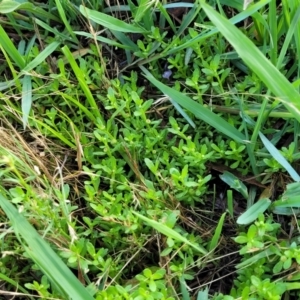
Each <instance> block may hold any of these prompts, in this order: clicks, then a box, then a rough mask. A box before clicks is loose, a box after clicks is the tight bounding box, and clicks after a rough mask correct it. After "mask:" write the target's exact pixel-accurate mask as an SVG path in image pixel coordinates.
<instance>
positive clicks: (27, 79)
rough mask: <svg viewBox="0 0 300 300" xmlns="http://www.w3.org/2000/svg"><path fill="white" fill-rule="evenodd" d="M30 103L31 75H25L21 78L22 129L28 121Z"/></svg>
mask: <svg viewBox="0 0 300 300" xmlns="http://www.w3.org/2000/svg"><path fill="white" fill-rule="evenodd" d="M31 105H32V84H31V76H29V75H25V76H24V80H23V86H22V121H23V128H24V130H25V128H26V126H27V123H28V117H29V113H30V109H31Z"/></svg>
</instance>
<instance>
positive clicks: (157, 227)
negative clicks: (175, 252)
mask: <svg viewBox="0 0 300 300" xmlns="http://www.w3.org/2000/svg"><path fill="white" fill-rule="evenodd" d="M132 213H133V214H135V215H137V216H138V217H139V218H140V219H141V220H143V221H145V222H146V223H148V225H150V226H151V227H153V228H154V229H155V230H157V231H158V232H160V233H162V234H164V235H166V236H167V237H170V238H172V239H174V240H176V241H179V242H182V243H185V244H187V245H189V246H191V247H193V248H194V249H195V250H197V251H198V252H200V253H202V254H207V251H206V250H205V249H204V248H203V247H201V246H200V245H196V244H194V243H191V242H190V241H189V240H188V239H186V238H185V237H183V236H182V235H181V234H179V233H178V232H177V231H175V230H173V229H172V228H170V227H168V226H166V225H165V224H162V223H159V222H157V221H155V220H151V219H149V218H147V217H145V216H143V215H141V214H139V213H137V212H135V211H133V212H132Z"/></svg>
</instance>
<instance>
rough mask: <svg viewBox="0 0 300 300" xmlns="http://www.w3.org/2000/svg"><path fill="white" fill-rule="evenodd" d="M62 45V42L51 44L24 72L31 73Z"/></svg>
mask: <svg viewBox="0 0 300 300" xmlns="http://www.w3.org/2000/svg"><path fill="white" fill-rule="evenodd" d="M59 45H60V42H53V43H51V44H49V45H48V46H47V47H46V48H45V49H44V50H43V51H42V52H41V53H39V54H38V56H37V57H36V58H35V59H33V60H32V61H31V62H30V63H28V65H27V66H26V67H25V68H24V69H23V71H24V72H29V71H31V70H32V69H34V68H35V67H37V66H38V65H40V64H41V63H42V62H43V61H44V60H45V59H46V58H47V57H48V56H49V55H51V53H52V52H54V51H55V50H56V48H57V47H58V46H59Z"/></svg>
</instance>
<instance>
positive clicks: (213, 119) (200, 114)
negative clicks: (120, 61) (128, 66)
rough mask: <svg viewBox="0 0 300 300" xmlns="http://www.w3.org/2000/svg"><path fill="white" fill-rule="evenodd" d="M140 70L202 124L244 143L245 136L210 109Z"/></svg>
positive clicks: (145, 71) (146, 71) (145, 70)
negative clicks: (204, 123) (201, 121)
mask: <svg viewBox="0 0 300 300" xmlns="http://www.w3.org/2000/svg"><path fill="white" fill-rule="evenodd" d="M140 68H141V69H142V70H143V71H144V73H145V74H146V75H145V77H146V78H147V79H148V80H149V81H150V82H151V83H152V84H153V85H155V86H156V87H157V88H158V89H160V90H161V91H162V92H163V93H164V94H165V95H167V96H168V97H169V98H171V99H172V100H173V101H176V102H177V103H178V104H180V105H181V106H182V107H183V108H185V109H187V110H188V111H190V112H191V113H193V114H194V115H195V116H196V117H197V118H199V119H201V120H203V121H204V122H206V123H208V124H210V125H211V126H212V127H214V128H216V129H217V130H218V131H220V132H222V133H223V134H225V135H227V136H229V137H231V138H232V139H233V140H235V141H237V142H239V143H245V142H246V138H245V136H244V135H243V134H242V133H241V132H240V131H238V130H237V129H236V128H235V127H233V126H232V125H231V124H229V123H228V122H226V121H225V120H224V119H223V118H221V117H219V116H218V115H216V114H215V113H213V112H212V111H211V110H210V109H208V108H206V107H204V106H202V105H200V104H199V103H197V102H195V101H193V100H192V99H191V98H189V97H188V96H186V95H184V94H183V93H180V92H178V91H176V90H174V89H172V88H170V87H168V86H166V85H165V84H163V83H161V82H160V81H158V80H157V79H155V78H154V77H153V76H152V74H151V73H150V72H149V71H148V70H147V69H146V68H144V67H143V66H140Z"/></svg>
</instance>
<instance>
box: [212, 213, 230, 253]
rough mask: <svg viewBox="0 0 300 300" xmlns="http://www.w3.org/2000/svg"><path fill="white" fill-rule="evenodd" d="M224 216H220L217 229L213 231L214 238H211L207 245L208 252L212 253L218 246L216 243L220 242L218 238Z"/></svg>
mask: <svg viewBox="0 0 300 300" xmlns="http://www.w3.org/2000/svg"><path fill="white" fill-rule="evenodd" d="M225 216H226V213H224V214H223V215H222V216H221V218H220V220H219V223H218V226H217V228H216V230H215V233H214V236H213V237H212V240H211V242H210V243H209V249H208V250H209V252H210V251H213V250H214V249H215V248H216V247H217V245H218V242H219V240H220V236H221V233H222V228H223V224H224V220H225Z"/></svg>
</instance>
